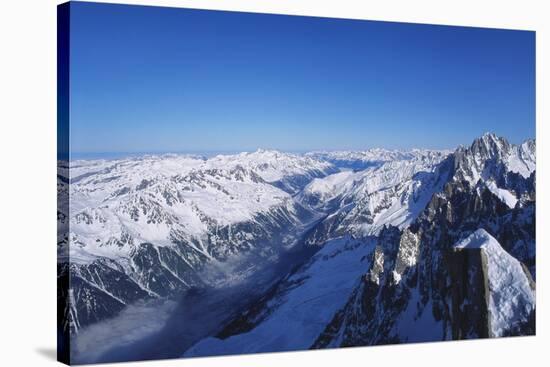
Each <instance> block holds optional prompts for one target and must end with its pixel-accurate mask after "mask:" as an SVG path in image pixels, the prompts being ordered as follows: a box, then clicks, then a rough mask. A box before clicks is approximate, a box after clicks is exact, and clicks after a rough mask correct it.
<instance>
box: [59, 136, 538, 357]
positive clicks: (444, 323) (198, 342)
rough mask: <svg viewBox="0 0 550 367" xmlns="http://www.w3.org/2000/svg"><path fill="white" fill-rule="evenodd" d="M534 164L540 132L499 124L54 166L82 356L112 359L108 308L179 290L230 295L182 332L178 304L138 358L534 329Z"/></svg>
mask: <svg viewBox="0 0 550 367" xmlns="http://www.w3.org/2000/svg"><path fill="white" fill-rule="evenodd" d="M535 168H536V157H535V141H534V140H529V141H526V142H524V143H523V144H521V145H513V144H510V143H509V142H507V141H506V139H504V138H500V137H497V136H495V135H493V134H485V135H483V136H482V137H480V138H478V139H476V140H475V141H474V142H473V143H472V144H471V145H470V146H467V147H459V148H457V149H456V150H455V151H430V150H411V151H407V152H400V151H388V150H384V149H371V150H368V151H364V152H312V153H306V154H290V153H283V152H277V151H265V150H258V151H256V152H253V153H240V154H232V155H219V156H215V157H210V158H206V157H200V156H189V155H162V156H144V157H139V158H127V159H116V160H77V161H71V162H69V163H67V162H60V165H59V169H58V194H59V199H60V200H59V204H58V255H59V256H58V258H59V261H58V274H59V276H58V281H59V284H60V294H59V297H58V299H59V302H60V309H61V310H64V317H65V319H66V321H67V322H66V324H65V325H64V328H65V329H66V331H67V332H68V333H70V335H71V338H72V339H73V340H74V341H75V343H74V344H75V346H78V348H76V347H75V348H73V349H72V353H73V360H74V361H78V362H82V363H85V362H109V361H114V360H116V358H115V357H114V355H113V354H112V353H111V352H109V353H107V351H108V350H117V348H122V347H121V346H118V345H117V344H116V342H114V340H116V339H117V338H116V337H112V338H105V337H104V335H103V337H100V336H96V333H97V334H98V335H100V334H101V333H98V330H101V329H102V326H101V325H103V324H102V322H104V320H111V321H110V322H115V320H116V322H117V324H120V325H128V324H129V323H128V322H126V321H125V317H128V316H127V315H129V314H132V315H134V319H135V311H132V312H129V311H128V310H130V309H131V310H135V309H140V310H141V309H145V308H146V307H145V306H143V304H145V305H146V304H148V303H150V302H164V301H166V302H168V301H169V300H172V301H170V302H173V300H178V302H180V307H179V308H178V307H176V310H180V311H179V312H183V314H185V312H184V311H185V307H183V306H182V305H189V304H194V303H196V304H203V303H206V304H210V302H216V304H218V303H219V302H221V303H222V304H223V308H225V309H224V310H223V312H221V314H222V315H220V312H217V313H214V311H205V312H204V314H203V315H200V317H199V318H200V319H201V320H208V322H204V321H202V322H199V321H197V322H196V324H193V323H189V321H186V323H185V327H184V329H185V330H188V331H186V332H183V331H182V330H179V331H177V332H176V331H174V329H177V325H180V324H179V323H178V322H174V318H175V319H176V320H177V319H178V317H179V314H178V311H174V314H173V315H172V316H171V319H170V320H171V321H170V322H168V321H167V320H164V321H163V320H159V321H158V322H159V323H161V324H162V325H159V327H158V328H156V329H157V330H158V329H161V330H164V329H163V325H164V323H165V322H167V324H166V325H168V324H170V325H172V326H171V329H170V330H172V331H171V333H170V334H169V336H168V333H167V332H158V335H157V336H156V337H155V336H152V335H149V334H147V335H144V336H143V339H144V340H145V338H150V339H147V340H151V341H152V342H154V343H159V344H162V345H165V347H163V348H164V349H162V348H151V350H155V351H151V352H150V353H152V354H151V355H147V356H143V355H140V356H139V357H140V358H146V357H149V358H158V357H176V356H180V355H182V353H185V355H186V356H195V355H213V354H234V353H247V352H260V351H264V352H266V351H282V350H297V349H307V348H328V347H340V346H353V345H374V344H387V343H402V342H413V341H434V340H451V339H465V338H480V337H498V336H507V335H531V334H534V332H535V329H534V320H535V290H534V288H535V286H534V284H535V281H534V279H536V254H535V199H536V195H535V192H536V191H535V186H536V177H535ZM69 198H70V200H69ZM475 245H476V246H475ZM251 284H253V286H250V285H251ZM137 304H139V305H140V306H139V307H138V308H136V306H135V305H137ZM321 305H322V307H321ZM318 306H319V307H318ZM218 307H219V305H218ZM182 309H184V311H182ZM218 311H219V310H218ZM210 312H212V313H210ZM196 316H197V315H195V316H194V317H195V319H197V320H198V319H199V318H197V317H196ZM181 317H183V316H181ZM186 317H188V316H186ZM186 320H187V319H186ZM199 324H201V325H199ZM205 324H208V325H209V327H208V328H206V327H204V325H205ZM281 325H284V327H281ZM132 327H133V329H132V330H135V328H137V327H139V325H135V322H134V324H132ZM166 327H168V326H166ZM182 327H183V326H182ZM121 330H122V329H121ZM173 333H176V334H177V335H179V336H178V337H177V338H175V337H174V335H173ZM132 335H133V334H132ZM95 338H97V340H96V339H95ZM163 338H168V339H169V340H170V343H165V340H164V339H163ZM178 338H179V339H178ZM107 340H112V341H107ZM174 340H175V341H174ZM178 340H180V342H178ZM84 341H86V342H84ZM135 342H136V343H139V342H140V341H139V340H136V341H135ZM94 343H95V344H96V346H97V344H98V343H99V344H101V343H103V344H106V346H105V348H102V349H100V350H103V349H104V350H105V353H99V352H98V348H97V347H96V348H95V352H94V354H93V355H94V356H93V358H92V357H91V354H90V353H88V350H87V348H86V345H94ZM110 343H113V344H110ZM168 344H169V346H168ZM136 345H137V344H136ZM138 349H141V350H142V353H145V352H143V348H138ZM161 349H162V352H161V351H160V350H161ZM125 353H128V352H127V351H125ZM154 353H160V354H154ZM115 354H116V353H115ZM127 358H128V359H131V358H132V357H131V356H127ZM135 358H138V356H135ZM138 359H139V358H138Z"/></svg>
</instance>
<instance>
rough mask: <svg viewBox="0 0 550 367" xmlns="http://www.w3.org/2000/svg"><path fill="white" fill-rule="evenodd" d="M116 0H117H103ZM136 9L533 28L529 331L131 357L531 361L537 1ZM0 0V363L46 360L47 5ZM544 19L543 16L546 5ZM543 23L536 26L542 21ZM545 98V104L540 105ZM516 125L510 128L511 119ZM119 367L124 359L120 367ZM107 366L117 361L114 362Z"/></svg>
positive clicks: (541, 170) (208, 361)
mask: <svg viewBox="0 0 550 367" xmlns="http://www.w3.org/2000/svg"><path fill="white" fill-rule="evenodd" d="M111 2H118V1H111ZM130 2H131V3H135V4H155V5H170V6H179V7H196V8H207V9H224V10H244V11H255V12H271V13H282V14H300V15H318V16H328V17H342V18H360V19H373V20H395V21H406V22H419V23H436V24H451V25H472V26H484V27H497V28H515V29H529V30H536V31H537V181H538V182H537V187H538V192H537V202H538V207H537V209H538V210H537V222H538V224H539V225H538V227H537V262H538V265H537V281H538V282H537V283H538V287H537V303H538V307H537V308H538V312H537V336H536V337H523V338H508V339H501V340H481V341H464V342H446V343H427V344H416V345H400V346H384V347H366V348H352V349H343V350H333V351H316V352H298V353H276V354H263V355H251V356H242V357H240V356H239V357H217V358H201V359H193V360H189V359H188V360H170V361H155V362H142V363H141V365H143V366H189V367H192V366H220V365H222V366H239V367H244V366H262V367H268V366H286V365H294V364H296V365H303V366H305V365H315V366H344V365H345V366H355V365H361V366H365V365H384V366H393V365H413V366H415V365H422V366H441V365H445V366H455V365H457V366H458V365H460V366H464V365H472V366H474V365H475V366H478V365H485V366H490V365H498V366H501V365H505V366H508V365H515V366H523V365H529V366H532V365H539V364H546V365H547V363H548V361H546V360H545V357H546V356H548V352H547V351H548V349H549V348H550V347H549V346H550V338H549V331H550V329H549V325H548V316H547V314H546V312H547V311H548V307H547V304H548V303H547V294H548V293H546V292H545V289H544V288H546V290H548V287H549V284H550V283H549V281H548V270H547V269H548V265H547V264H548V250H547V249H546V247H547V245H548V243H546V242H547V239H548V230H547V227H546V228H545V226H548V225H550V222H549V221H548V215H547V214H546V212H547V211H548V210H550V206H549V203H548V194H547V193H546V192H545V188H548V187H550V186H548V159H550V155H549V149H550V148H549V145H550V140H549V139H548V130H549V129H548V126H544V125H545V123H547V122H548V106H549V105H548V104H549V103H550V99H549V94H548V85H549V80H548V75H549V73H548V70H549V68H550V61H549V47H550V39H549V32H550V31H549V26H548V24H549V23H550V21H549V19H548V17H547V16H546V17H545V16H544V14H545V10H546V9H544V3H545V1H526V0H523V1H505V0H500V1H487V0H485V1H482V0H478V1H465V0H462V1H441V0H440V1H437V0H434V1H424V0H409V1H384V2H382V1H380V2H378V3H376V4H375V3H374V2H372V3H371V2H368V1H347V0H333V1H326V2H321V1H319V0H318V1H305V0H292V1H291V0H255V1H245V0H240V1H237V0H224V1H213V0H212V1H200V0H194V1H191V0H189V1H182V0H180V1H154V0H148V1H136V0H131V1H130ZM57 3H58V1H55V0H52V1H50V0H36V1H29V0H27V1H19V0H11V1H2V2H1V5H0V7H1V10H0V65H1V67H0V93H1V94H0V114H1V118H0V150H1V152H0V163H1V164H0V275H1V276H0V308H1V309H0V317H1V319H0V338H1V339H2V340H1V343H0V365H2V366H42V365H53V364H54V363H57V362H55V343H56V338H55V330H56V322H55V315H56V289H55V287H56V282H55V279H56V266H55V265H56V258H55V257H56V252H55V243H56V222H55V221H56V219H55V212H56V202H55V200H56V178H55V177H56V176H55V164H56V151H55V150H56V8H55V6H56V4H57ZM546 14H548V13H547V12H546ZM545 23H546V24H545ZM545 103H546V105H545ZM518 123H521V121H519V122H518ZM122 365H127V364H122ZM122 365H121V364H118V366H122Z"/></svg>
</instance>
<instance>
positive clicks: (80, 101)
mask: <svg viewBox="0 0 550 367" xmlns="http://www.w3.org/2000/svg"><path fill="white" fill-rule="evenodd" d="M70 70H71V115H70V116H71V136H70V141H71V151H72V152H74V153H76V152H80V153H99V152H186V151H189V152H199V151H242V150H255V149H257V148H259V147H262V148H272V149H280V150H286V151H304V150H316V149H329V150H335V149H365V148H370V147H386V148H398V149H407V148H411V147H425V148H454V147H456V146H457V145H459V144H469V143H470V142H471V141H472V140H473V139H474V138H475V137H476V136H479V135H481V134H482V133H484V132H486V131H491V132H495V133H497V134H498V135H502V136H505V137H506V138H508V139H509V140H510V141H512V142H514V143H518V142H520V141H522V140H524V139H526V138H532V137H534V136H535V33H534V32H526V31H509V30H495V29H479V28H466V27H443V26H430V25H415V24H404V23H389V22H369V21H356V20H339V19H328V18H313V17H295V16H277V15H265V14H249V13H231V12H212V11H200V10H188V9H174V8H161V7H142V6H126V5H108V4H107V5H106V4H94V3H73V4H72V6H71V64H70Z"/></svg>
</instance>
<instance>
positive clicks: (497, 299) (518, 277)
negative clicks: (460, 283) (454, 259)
mask: <svg viewBox="0 0 550 367" xmlns="http://www.w3.org/2000/svg"><path fill="white" fill-rule="evenodd" d="M455 248H460V249H477V250H481V251H483V252H484V253H485V256H486V257H487V276H488V279H487V280H488V282H489V313H490V318H491V319H490V325H491V330H492V333H493V336H495V337H499V336H503V335H504V333H505V332H506V331H508V330H509V329H511V328H513V327H514V326H515V325H518V324H519V323H520V322H524V321H525V320H527V319H528V318H529V316H530V313H531V312H532V311H533V310H534V309H535V290H534V289H532V288H531V284H532V281H531V280H530V279H529V275H528V274H527V273H526V271H524V269H523V267H522V266H521V264H520V262H519V261H517V260H516V259H515V258H514V257H512V256H511V255H510V254H508V253H507V252H506V251H505V250H504V249H503V248H502V246H501V245H500V244H499V243H498V241H497V240H496V239H495V238H494V237H492V236H491V235H490V234H489V233H487V232H486V231H485V230H484V229H478V230H477V231H475V232H473V233H472V234H471V235H470V236H468V237H466V238H465V239H464V240H462V241H460V242H459V243H457V244H456V245H455Z"/></svg>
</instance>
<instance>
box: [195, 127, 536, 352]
mask: <svg viewBox="0 0 550 367" xmlns="http://www.w3.org/2000/svg"><path fill="white" fill-rule="evenodd" d="M534 148H535V146H534V141H528V142H526V143H524V144H522V145H521V146H519V147H518V146H513V145H511V144H509V143H508V142H507V141H506V140H505V139H502V138H497V137H496V136H494V135H491V134H487V135H484V136H483V137H481V138H479V139H476V140H475V141H474V143H473V144H472V145H471V146H470V147H468V148H463V147H460V148H459V149H457V151H455V152H454V153H452V154H450V155H449V156H448V157H446V158H443V159H442V160H441V161H440V162H439V163H436V164H435V167H432V168H431V169H429V171H428V173H427V174H430V175H433V176H434V177H439V179H435V180H434V181H435V182H438V184H437V185H426V187H429V192H430V193H429V194H427V196H428V199H427V200H426V202H425V204H424V207H423V208H421V209H420V210H419V211H418V212H416V213H415V215H411V220H410V222H408V223H404V224H401V223H402V222H397V223H390V221H388V222H386V223H385V224H384V225H382V226H381V229H379V230H378V232H366V233H363V234H361V233H357V234H356V236H355V237H356V238H355V239H354V238H353V237H352V238H349V239H346V238H347V237H346V236H345V235H344V236H343V237H339V239H331V240H329V241H328V242H326V243H325V244H324V245H322V246H321V249H320V250H319V252H318V253H317V255H315V256H314V257H312V258H311V260H310V262H309V263H307V264H305V265H303V266H302V267H300V268H298V269H297V270H296V271H295V272H294V273H292V274H290V275H289V276H288V277H287V278H285V279H284V280H283V281H282V282H281V283H280V284H279V285H278V287H277V288H276V289H272V290H270V291H269V292H268V293H267V294H266V297H265V298H262V299H260V300H258V302H257V303H255V304H252V305H250V307H249V308H248V309H245V310H243V311H241V312H240V313H239V314H237V315H235V316H234V318H233V321H232V322H229V323H227V324H226V325H225V327H224V328H222V329H221V331H220V332H219V333H218V334H217V335H214V336H211V337H209V338H206V339H203V340H202V341H200V342H198V343H197V344H196V345H194V346H193V347H191V348H190V349H188V350H187V351H186V352H185V354H184V356H200V355H210V354H237V353H248V352H265V351H278V350H296V349H306V348H314V349H315V348H331V347H342V346H361V345H374V344H388V343H402V342H420V341H437V340H452V339H468V338H483V337H498V336H507V335H532V334H534V333H535V308H536V307H535V281H534V279H535V272H536V268H535V217H534V207H535V183H534V175H535V165H534V162H535V158H534V157H535V149H534ZM375 171H376V169H372V168H369V169H367V170H365V172H361V173H360V174H367V172H371V173H369V174H371V177H374V178H376V176H375V175H373V173H372V172H375ZM411 171H413V172H414V169H411ZM359 177H361V176H359ZM386 177H389V178H390V180H388V181H389V182H391V177H394V176H391V175H390V176H386ZM401 177H403V178H404V180H403V182H404V183H405V184H407V185H410V182H413V181H414V180H412V181H411V177H414V174H412V175H406V174H403V175H402V176H401ZM356 178H357V173H349V172H345V173H339V174H337V175H333V176H329V177H327V178H325V179H322V180H320V181H319V180H316V181H314V182H312V183H311V184H310V185H309V186H308V187H306V189H305V190H304V193H303V194H304V195H303V197H302V198H301V199H302V201H305V202H307V203H309V204H310V206H311V207H319V208H322V209H323V210H327V211H330V210H332V211H333V212H336V213H337V212H339V211H340V210H342V208H343V207H345V204H342V200H341V199H340V197H342V196H345V195H353V194H355V192H354V189H356V187H357V186H356V184H357V183H361V180H360V179H356ZM374 182H376V180H374ZM432 182H433V181H432ZM495 187H497V188H498V189H499V190H507V191H508V192H509V193H510V195H513V196H514V197H515V198H516V200H517V201H516V204H515V205H513V207H512V206H510V205H509V204H510V202H509V200H508V198H506V197H503V195H499V192H498V191H496V190H495ZM495 191H496V192H495ZM363 192H364V191H363ZM367 192H368V191H367ZM375 192H376V191H375ZM312 195H316V196H315V197H313V198H310V199H309V200H305V199H304V196H305V197H308V196H310V197H311V196H312ZM350 203H352V204H353V205H356V203H357V202H356V200H350ZM348 205H349V204H348ZM327 218H330V214H329V216H328V217H327ZM365 222H366V223H368V221H365ZM357 223H360V221H357ZM369 224H371V223H369ZM318 226H319V227H324V226H325V224H324V222H321V223H320V224H319V225H318ZM342 232H346V231H345V230H342ZM325 233H326V232H325ZM365 235H368V236H365ZM331 236H332V235H331ZM334 236H337V233H334ZM329 237H330V236H329ZM354 241H355V242H354ZM350 242H352V243H355V244H356V245H355V246H350V245H349V243H350ZM339 243H340V244H339ZM359 243H360V244H359ZM338 244H339V245H338ZM343 244H346V245H343ZM336 246H338V249H336V248H335V247H336ZM350 247H353V248H355V249H357V251H359V252H358V253H355V254H354V255H351V256H350V254H351V252H350V251H355V250H350ZM359 249H360V250H359ZM348 256H350V257H348ZM325 264H333V266H326V265H325ZM317 280H321V283H319V284H317V283H316V282H317ZM314 284H316V285H314ZM350 284H353V287H352V288H350ZM312 288H314V289H315V290H312ZM333 291H334V292H337V293H335V294H337V295H338V297H339V298H338V300H336V301H334V300H332V299H331V294H332V292H333ZM343 295H347V296H346V297H347V299H346V300H345V302H344V304H343V303H342V299H341V298H340V297H343ZM315 305H320V306H319V307H320V309H321V310H322V311H317V310H318V309H317V308H316V306H315ZM326 313H329V314H332V317H331V318H330V321H328V322H327V321H326ZM321 329H322V331H321ZM296 334H298V335H299V337H298V338H295V337H294V336H295V335H296Z"/></svg>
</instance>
